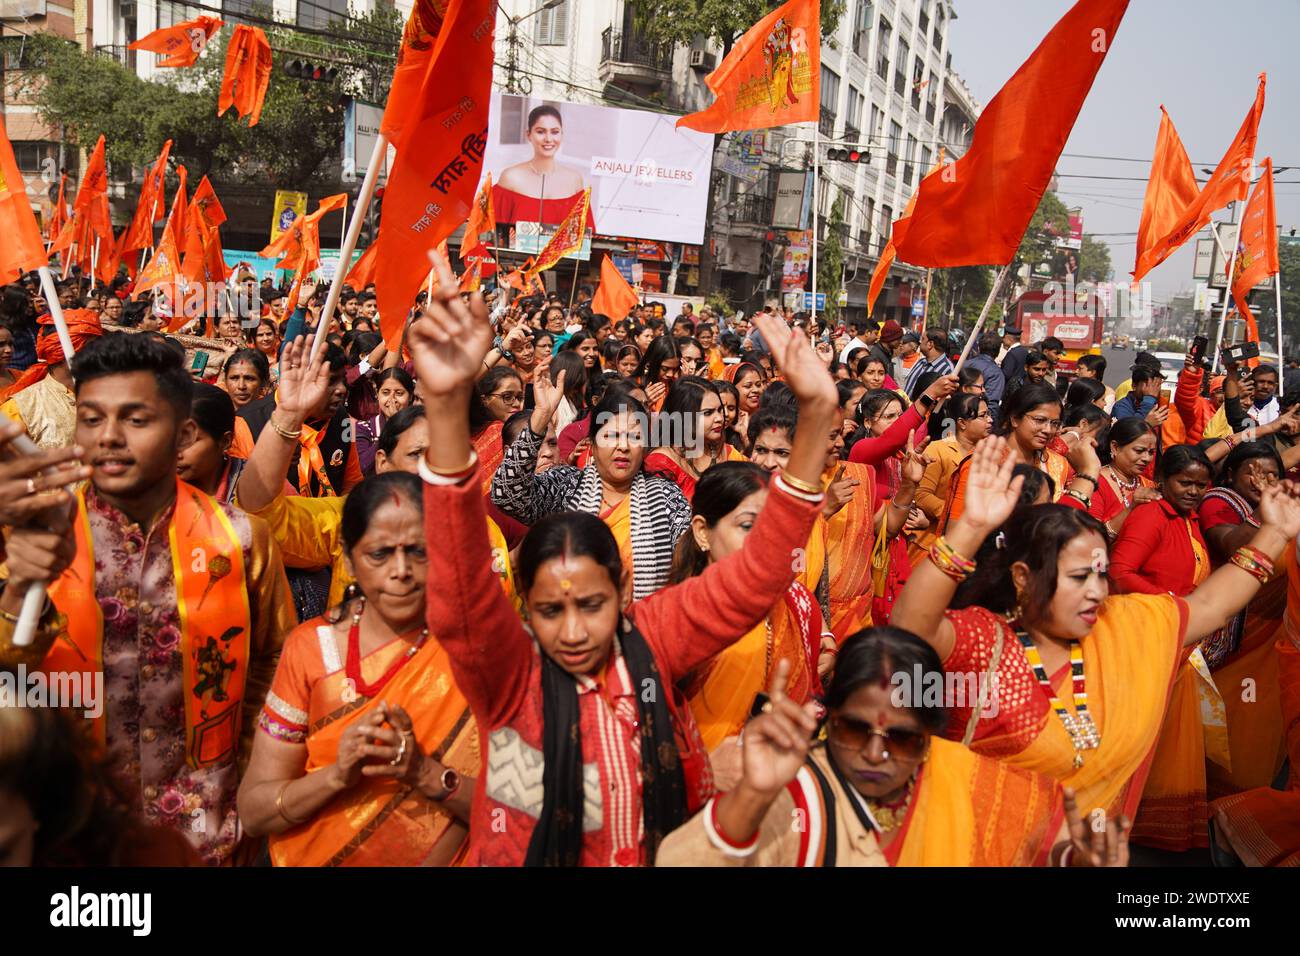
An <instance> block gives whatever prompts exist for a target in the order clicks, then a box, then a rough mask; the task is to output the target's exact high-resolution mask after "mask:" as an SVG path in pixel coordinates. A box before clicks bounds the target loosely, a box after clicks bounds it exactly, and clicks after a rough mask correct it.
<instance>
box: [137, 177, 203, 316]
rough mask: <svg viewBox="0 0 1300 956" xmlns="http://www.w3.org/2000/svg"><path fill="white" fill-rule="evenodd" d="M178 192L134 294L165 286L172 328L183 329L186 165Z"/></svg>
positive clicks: (178, 183)
mask: <svg viewBox="0 0 1300 956" xmlns="http://www.w3.org/2000/svg"><path fill="white" fill-rule="evenodd" d="M176 176H177V179H178V180H179V181H178V182H177V184H176V195H175V197H174V198H173V199H172V206H171V211H170V212H168V214H167V222H166V223H165V224H164V225H163V228H162V235H161V236H160V237H159V239H158V246H157V248H156V249H154V252H153V257H152V258H151V259H150V260H149V261H148V262H147V263H145V266H144V268H143V269H141V270H140V274H139V275H138V276H137V277H136V280H135V285H134V286H132V289H131V291H132V293H133V294H134V295H135V296H137V297H139V296H142V295H144V293H146V292H151V291H153V290H155V289H161V290H162V291H163V294H164V296H165V299H166V309H167V310H168V311H169V314H170V315H171V322H170V323H169V324H168V329H169V330H171V329H176V328H180V327H181V326H183V325H184V324H185V323H186V321H187V320H186V317H185V314H184V313H185V309H184V308H183V303H184V292H185V280H184V278H183V276H182V275H181V249H182V248H184V242H185V222H186V217H187V215H188V209H189V204H188V202H187V200H186V195H185V190H186V179H187V173H186V169H185V167H184V166H182V165H180V164H179V163H178V164H177V165H176Z"/></svg>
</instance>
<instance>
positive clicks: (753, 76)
mask: <svg viewBox="0 0 1300 956" xmlns="http://www.w3.org/2000/svg"><path fill="white" fill-rule="evenodd" d="M704 83H705V85H707V86H708V88H709V89H710V90H712V91H713V94H714V96H716V97H717V99H716V100H714V101H713V103H712V104H711V105H709V106H708V107H706V108H704V109H702V110H700V111H699V112H697V113H689V114H687V115H686V116H683V117H682V118H681V119H679V120H678V121H677V125H678V126H685V127H687V128H688V129H695V130H699V131H700V132H702V133H725V132H728V131H729V130H741V129H766V128H768V127H770V126H784V125H785V124H786V123H807V122H813V123H815V122H817V121H818V119H819V118H820V116H821V113H820V110H821V89H820V88H821V3H820V2H819V0H789V2H788V3H784V4H782V5H781V6H780V7H778V8H777V9H775V10H773V11H772V12H771V13H769V14H768V15H767V16H765V17H764V18H763V19H762V20H759V21H758V23H756V24H754V26H752V27H750V28H749V30H748V31H747V32H746V33H745V35H744V36H742V37H741V38H740V39H739V40H737V41H736V45H735V46H734V47H732V50H731V52H730V53H728V54H727V58H726V59H725V60H723V61H722V64H721V65H720V66H719V67H718V68H717V69H716V70H714V71H713V72H712V73H710V74H709V75H708V76H706V77H705V78H704Z"/></svg>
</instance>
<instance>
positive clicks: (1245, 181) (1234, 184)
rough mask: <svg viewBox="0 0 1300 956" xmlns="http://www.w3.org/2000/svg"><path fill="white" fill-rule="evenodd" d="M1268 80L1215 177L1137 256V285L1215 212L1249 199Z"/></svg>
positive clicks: (1261, 77) (1259, 89)
mask: <svg viewBox="0 0 1300 956" xmlns="http://www.w3.org/2000/svg"><path fill="white" fill-rule="evenodd" d="M1265 80H1266V76H1265V74H1263V73H1261V74H1260V75H1259V85H1258V86H1257V87H1256V88H1255V102H1254V103H1252V104H1251V106H1250V112H1248V113H1247V114H1246V118H1245V119H1244V120H1243V121H1242V124H1241V129H1239V130H1237V135H1236V138H1234V139H1233V141H1232V145H1230V146H1229V147H1228V151H1227V152H1226V153H1224V154H1223V159H1221V160H1219V165H1218V166H1217V167H1215V170H1214V174H1213V175H1212V176H1211V177H1210V179H1209V181H1208V182H1207V183H1206V184H1205V185H1204V186H1203V187H1202V188H1201V191H1200V193H1198V194H1197V196H1196V199H1195V200H1194V201H1193V202H1192V203H1191V204H1190V205H1189V206H1188V207H1187V208H1186V209H1184V210H1183V211H1182V213H1181V215H1179V216H1178V217H1177V219H1176V220H1175V221H1174V222H1173V223H1171V224H1170V226H1169V228H1168V230H1166V231H1165V232H1164V233H1163V234H1161V235H1156V236H1153V237H1152V239H1151V242H1150V243H1149V244H1148V245H1147V247H1146V249H1145V251H1143V252H1141V253H1140V254H1139V255H1138V260H1137V266H1136V268H1134V270H1133V281H1134V282H1137V281H1138V280H1140V279H1141V278H1142V277H1143V276H1145V275H1146V274H1147V273H1148V272H1150V271H1151V270H1152V269H1154V268H1155V267H1156V266H1158V265H1160V263H1162V262H1164V261H1165V259H1167V258H1168V257H1169V256H1170V255H1171V254H1172V253H1173V252H1174V250H1175V249H1177V248H1178V247H1179V246H1181V245H1182V244H1183V243H1184V242H1186V241H1187V240H1188V239H1190V238H1191V237H1192V236H1194V235H1195V234H1196V233H1198V232H1200V231H1201V229H1202V228H1204V227H1205V226H1206V225H1207V224H1208V223H1209V221H1210V216H1211V215H1212V214H1213V213H1214V211H1215V210H1216V209H1222V208H1223V207H1224V206H1226V205H1227V204H1228V203H1230V202H1235V201H1237V200H1238V199H1245V198H1246V194H1247V193H1248V192H1249V191H1250V174H1251V166H1252V164H1253V163H1254V158H1255V142H1256V141H1257V140H1258V139H1259V118H1260V116H1262V115H1263V113H1264V85H1265ZM1153 174H1154V170H1153ZM1144 212H1145V210H1144ZM1139 249H1141V246H1139Z"/></svg>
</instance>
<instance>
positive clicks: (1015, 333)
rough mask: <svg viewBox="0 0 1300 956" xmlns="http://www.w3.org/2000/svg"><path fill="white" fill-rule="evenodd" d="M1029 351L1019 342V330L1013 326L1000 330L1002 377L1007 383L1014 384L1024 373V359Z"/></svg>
mask: <svg viewBox="0 0 1300 956" xmlns="http://www.w3.org/2000/svg"><path fill="white" fill-rule="evenodd" d="M1028 357H1029V349H1028V348H1026V347H1025V346H1024V345H1023V344H1021V342H1020V330H1019V329H1018V328H1016V327H1015V326H1014V325H1008V326H1005V327H1004V328H1003V329H1002V358H1001V359H1000V361H1001V362H1002V376H1003V378H1005V379H1006V380H1007V381H1008V382H1014V381H1015V380H1016V379H1018V378H1020V376H1022V375H1023V374H1024V373H1025V359H1027V358H1028Z"/></svg>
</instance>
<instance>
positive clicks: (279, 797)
mask: <svg viewBox="0 0 1300 956" xmlns="http://www.w3.org/2000/svg"><path fill="white" fill-rule="evenodd" d="M291 783H293V781H292V780H286V781H285V782H284V785H283V786H282V787H280V792H279V793H277V794H276V795H275V811H276V813H278V814H280V816H281V818H283V820H284V822H285V823H287V824H289V826H291V827H296V826H299V825H300V824H303V823H306V822H307V821H306V820H295V819H294V818H293V817H291V816H289V814H288V812H287V811H286V810H285V809H284V792H285V791H286V790H288V789H289V784H291Z"/></svg>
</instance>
